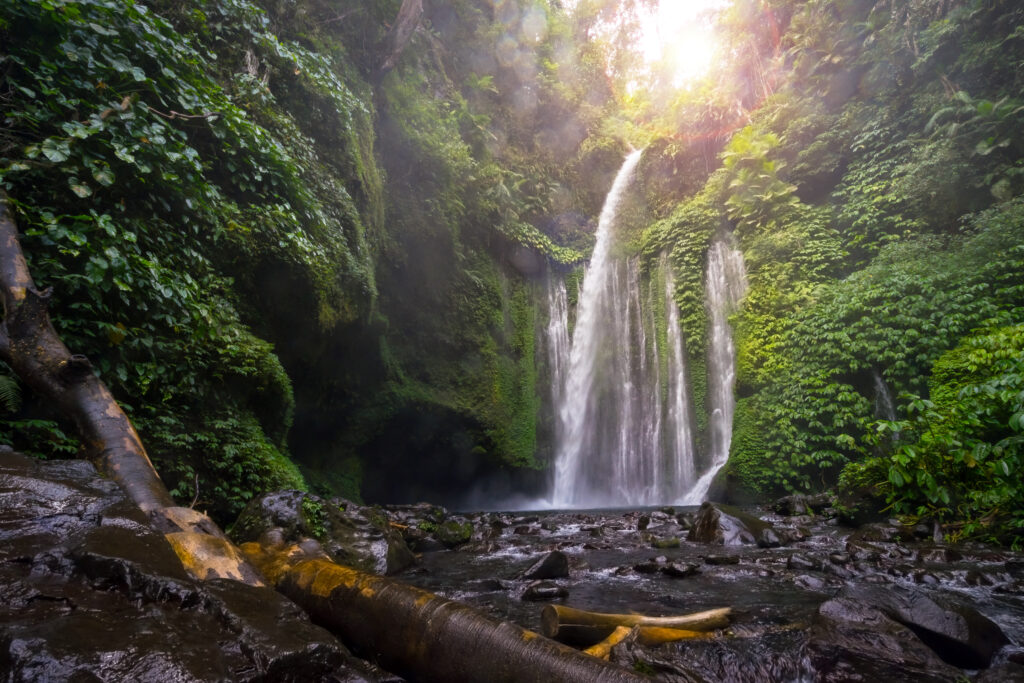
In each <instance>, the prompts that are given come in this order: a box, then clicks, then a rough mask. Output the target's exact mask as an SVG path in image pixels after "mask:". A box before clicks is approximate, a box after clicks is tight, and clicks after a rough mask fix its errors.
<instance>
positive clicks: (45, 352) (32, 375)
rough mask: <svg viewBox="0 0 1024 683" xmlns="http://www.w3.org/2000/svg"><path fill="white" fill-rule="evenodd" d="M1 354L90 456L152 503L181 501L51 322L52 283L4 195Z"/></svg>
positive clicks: (143, 502)
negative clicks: (35, 267)
mask: <svg viewBox="0 0 1024 683" xmlns="http://www.w3.org/2000/svg"><path fill="white" fill-rule="evenodd" d="M0 299H2V302H3V318H2V319H0V359H2V360H3V361H4V362H6V363H7V364H8V365H10V366H11V369H12V370H14V372H15V373H16V374H17V375H18V377H20V378H21V379H22V381H24V382H25V384H27V385H28V386H29V387H30V388H31V389H32V390H33V391H34V392H35V393H36V394H38V395H39V396H41V397H43V398H45V399H46V400H48V401H50V402H51V403H52V404H53V405H55V406H56V407H57V409H58V410H59V411H60V413H61V414H62V415H65V416H67V417H69V418H71V419H72V420H73V421H74V423H75V426H76V427H77V428H78V434H79V436H80V437H81V439H82V443H83V445H84V447H85V453H86V455H87V457H88V458H89V459H90V460H92V461H93V463H95V464H96V468H97V469H98V470H99V471H100V472H102V473H103V474H104V475H105V476H107V477H110V478H111V479H113V480H114V481H116V482H117V483H118V484H120V485H121V487H122V488H123V489H124V490H125V492H127V493H128V495H129V496H130V497H131V499H132V500H133V501H134V502H135V503H136V504H137V505H138V506H139V507H140V508H142V509H143V510H144V511H146V512H151V511H153V510H157V509H159V508H163V507H169V506H172V505H174V502H173V501H172V500H171V496H170V494H168V493H167V488H166V487H165V486H164V485H163V482H161V481H160V477H159V476H158V475H157V473H156V470H155V469H153V465H152V463H151V462H150V461H149V456H147V455H146V449H144V448H143V447H142V442H141V441H140V440H139V435H138V434H137V433H136V432H135V428H134V427H132V423H131V422H130V421H129V420H128V416H127V415H125V414H124V411H123V410H121V407H120V406H119V405H118V404H117V401H115V400H114V397H113V396H112V395H111V393H110V391H109V390H108V389H107V387H106V385H105V384H103V382H102V381H100V380H99V378H97V377H96V375H95V373H93V370H92V365H91V364H90V363H89V360H88V359H87V358H86V357H85V356H80V355H72V354H71V352H70V351H68V349H67V347H66V346H64V342H62V341H61V340H60V337H59V336H57V332H56V331H55V330H54V329H53V325H52V324H51V323H50V315H49V312H48V308H47V307H48V303H49V299H50V290H49V289H46V290H43V291H39V290H38V289H36V285H35V283H34V282H33V281H32V276H31V275H30V274H29V270H28V264H27V263H26V262H25V256H24V254H22V251H21V246H20V244H19V243H18V229H17V227H16V226H15V225H14V221H13V220H12V219H11V217H10V214H9V212H8V208H7V202H6V199H5V198H4V197H3V196H2V195H0Z"/></svg>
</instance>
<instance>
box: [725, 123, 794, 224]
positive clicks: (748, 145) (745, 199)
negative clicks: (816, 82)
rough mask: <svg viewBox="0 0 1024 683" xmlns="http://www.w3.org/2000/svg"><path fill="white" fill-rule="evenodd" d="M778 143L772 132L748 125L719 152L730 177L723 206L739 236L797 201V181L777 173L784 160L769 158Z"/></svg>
mask: <svg viewBox="0 0 1024 683" xmlns="http://www.w3.org/2000/svg"><path fill="white" fill-rule="evenodd" d="M778 144H779V138H778V137H777V136H775V135H774V134H772V133H759V132H758V131H757V130H755V129H754V128H753V127H751V126H748V127H746V128H744V129H743V130H741V131H740V132H739V133H737V134H736V135H734V136H733V137H732V140H730V141H729V144H728V145H727V146H726V149H725V151H724V152H723V153H722V161H723V164H724V166H725V168H726V170H727V171H728V172H729V177H730V180H729V191H730V192H729V196H728V198H726V200H725V206H726V209H727V211H728V214H729V218H731V219H732V220H733V221H734V222H735V224H736V230H737V232H738V233H739V234H740V235H741V236H745V235H748V234H751V233H754V232H756V231H757V230H764V229H768V226H769V225H770V224H771V223H772V222H774V221H776V220H778V219H779V218H780V217H781V216H782V215H783V214H785V212H786V211H787V210H789V209H791V208H792V207H793V206H795V205H796V204H797V202H799V199H798V198H797V196H796V194H795V193H796V189H797V188H796V185H792V184H790V183H787V182H785V181H783V180H782V179H781V178H780V177H779V172H780V171H781V170H782V169H783V168H784V167H785V162H783V161H782V160H781V159H771V158H770V155H771V153H772V150H774V149H775V148H776V147H777V146H778Z"/></svg>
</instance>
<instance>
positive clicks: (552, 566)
mask: <svg viewBox="0 0 1024 683" xmlns="http://www.w3.org/2000/svg"><path fill="white" fill-rule="evenodd" d="M568 576H569V558H568V557H566V556H565V553H563V552H562V551H561V550H553V551H551V552H550V553H548V554H547V555H545V556H544V557H542V558H540V559H539V560H537V561H536V562H534V563H533V564H532V565H530V566H529V568H527V570H526V571H525V572H523V578H524V579H564V578H566V577H568Z"/></svg>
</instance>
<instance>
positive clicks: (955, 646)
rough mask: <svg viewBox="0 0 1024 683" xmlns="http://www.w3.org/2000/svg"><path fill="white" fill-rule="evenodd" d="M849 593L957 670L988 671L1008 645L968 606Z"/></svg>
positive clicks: (858, 590) (877, 591)
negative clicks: (913, 634)
mask: <svg viewBox="0 0 1024 683" xmlns="http://www.w3.org/2000/svg"><path fill="white" fill-rule="evenodd" d="M846 592H847V594H848V595H850V596H851V597H853V598H854V599H857V600H860V601H861V602H863V603H865V604H871V605H876V606H878V608H879V609H881V610H882V611H884V612H885V614H887V615H888V616H889V617H890V618H891V619H894V620H895V621H898V622H900V623H901V624H904V625H906V626H907V627H908V628H910V629H911V630H912V631H913V632H914V633H916V634H917V636H918V637H919V638H920V639H921V640H922V641H924V642H925V643H926V644H928V645H929V646H931V647H932V649H933V650H935V652H937V653H938V654H939V656H940V657H942V659H944V660H946V661H947V662H949V663H950V664H953V665H954V666H959V667H962V668H965V669H979V668H984V667H987V666H988V665H989V664H990V663H991V662H992V658H993V657H994V656H995V654H996V653H997V652H998V651H999V650H1000V649H1001V648H1002V647H1003V646H1004V645H1006V644H1007V643H1008V642H1009V640H1008V639H1007V637H1006V635H1005V634H1004V633H1003V631H1002V629H1000V628H999V626H997V625H996V624H995V623H994V622H993V621H992V620H990V619H989V618H988V617H986V616H984V615H983V614H981V613H980V612H978V610H976V609H974V608H973V607H970V606H969V605H963V604H960V603H957V602H953V601H952V600H948V599H943V598H940V597H938V596H932V595H929V594H926V593H924V592H921V591H896V590H892V589H888V590H887V589H882V588H877V587H873V586H859V587H855V588H849V589H847V591H846Z"/></svg>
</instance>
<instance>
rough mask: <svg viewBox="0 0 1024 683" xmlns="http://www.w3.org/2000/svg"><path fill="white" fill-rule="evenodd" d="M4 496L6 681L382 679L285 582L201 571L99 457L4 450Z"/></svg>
mask: <svg viewBox="0 0 1024 683" xmlns="http://www.w3.org/2000/svg"><path fill="white" fill-rule="evenodd" d="M0 501H2V505H0V511H2V512H0V538H2V539H3V542H2V543H0V669H2V670H3V672H4V680H10V681H51V680H52V681H65V680H82V681H85V680H90V681H92V680H119V681H121V680H124V681H127V680H140V681H141V680H144V681H149V680H167V681H172V680H173V681H179V680H180V681H220V680H235V681H253V682H255V681H267V680H279V681H336V680H349V681H357V680H376V678H375V677H374V676H373V675H372V674H371V673H370V669H369V668H367V667H365V665H363V664H359V663H358V662H357V661H356V660H354V659H353V658H352V657H351V655H349V654H348V652H347V650H346V649H345V648H344V647H343V646H342V645H341V644H340V643H339V642H338V641H337V640H336V639H335V638H334V637H333V636H331V635H330V634H329V633H328V632H327V631H325V630H323V629H321V628H319V627H317V626H315V625H313V624H312V623H311V622H310V621H309V619H308V617H307V616H306V615H305V614H304V613H303V612H302V611H301V610H300V609H299V608H298V607H296V606H295V605H294V604H292V603H291V602H289V601H288V600H287V599H285V598H284V597H282V596H281V595H280V594H278V593H277V592H275V591H273V590H271V589H269V588H264V587H256V586H249V585H245V584H243V583H239V582H237V581H233V580H228V579H213V580H210V581H203V582H200V581H196V580H195V579H193V578H191V577H189V576H188V574H187V573H186V572H185V571H184V569H183V568H182V566H181V563H180V562H179V561H178V559H177V556H176V555H175V554H174V552H173V551H172V550H171V547H170V545H169V544H168V542H167V541H166V540H165V538H164V536H163V534H162V533H161V532H159V531H156V530H154V529H152V528H150V527H149V525H148V523H147V522H148V520H147V518H146V516H145V515H144V514H143V513H141V512H140V511H139V510H138V508H136V507H135V505H134V504H132V503H131V502H130V501H129V500H128V499H127V497H126V496H125V495H124V494H123V493H122V492H121V490H120V489H119V488H118V487H117V486H115V485H113V484H112V483H111V482H109V481H108V480H105V479H103V478H101V477H100V476H99V475H98V474H97V473H96V471H95V469H94V468H93V466H92V465H91V464H89V463H86V462H52V463H51V462H39V461H35V460H32V459H29V458H26V457H24V456H20V455H18V454H15V453H12V452H10V451H2V450H0ZM184 516H185V517H187V516H188V515H184Z"/></svg>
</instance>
